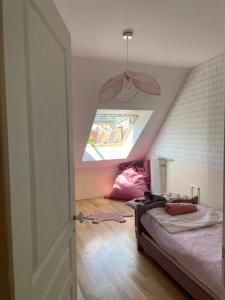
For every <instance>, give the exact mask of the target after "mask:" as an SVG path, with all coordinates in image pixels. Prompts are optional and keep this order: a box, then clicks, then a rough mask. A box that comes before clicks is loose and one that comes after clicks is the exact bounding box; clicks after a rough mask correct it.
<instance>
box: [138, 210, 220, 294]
mask: <svg viewBox="0 0 225 300" xmlns="http://www.w3.org/2000/svg"><path fill="white" fill-rule="evenodd" d="M141 223H142V225H143V226H144V228H145V229H146V231H147V232H148V233H149V234H150V235H151V237H152V238H153V239H154V240H155V242H156V243H157V244H158V245H159V246H160V247H161V248H162V249H163V250H164V251H165V252H166V253H167V254H168V255H169V256H171V257H172V258H173V259H175V260H176V261H177V262H178V263H179V264H180V265H181V266H182V267H183V268H185V269H186V270H187V271H189V272H190V273H191V274H192V275H193V276H194V277H196V278H198V280H199V281H201V282H202V283H203V284H204V285H205V286H207V287H208V288H209V289H210V290H212V291H213V292H214V293H215V294H216V295H218V296H220V295H221V293H222V285H221V273H222V232H223V225H222V224H221V223H220V224H216V225H212V226H209V227H204V228H200V229H195V230H190V231H185V232H179V233H173V234H172V233H168V232H167V231H166V230H165V229H164V228H163V227H162V226H161V225H160V224H159V223H157V222H156V221H155V220H154V219H153V218H152V217H151V216H150V215H149V214H148V213H145V214H144V215H143V216H142V217H141Z"/></svg>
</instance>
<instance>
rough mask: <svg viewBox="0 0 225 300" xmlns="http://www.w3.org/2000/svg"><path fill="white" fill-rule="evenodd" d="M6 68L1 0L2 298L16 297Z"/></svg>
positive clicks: (0, 5)
mask: <svg viewBox="0 0 225 300" xmlns="http://www.w3.org/2000/svg"><path fill="white" fill-rule="evenodd" d="M6 121H7V120H6V95H5V70H4V37H3V3H2V0H0V182H1V184H0V199H1V201H0V245H1V247H0V270H1V273H0V299H4V300H12V299H14V288H13V286H14V284H13V264H12V245H11V241H12V239H11V238H12V236H11V225H10V224H11V216H10V215H11V213H10V193H9V160H8V139H7V122H6Z"/></svg>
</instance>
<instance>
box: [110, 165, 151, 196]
mask: <svg viewBox="0 0 225 300" xmlns="http://www.w3.org/2000/svg"><path fill="white" fill-rule="evenodd" d="M149 188H150V161H149V160H148V161H145V163H144V166H143V167H141V166H140V165H139V164H137V163H136V162H132V163H125V164H121V165H120V171H119V174H118V176H117V177H116V180H115V183H114V185H113V190H112V192H111V193H110V194H109V195H107V196H105V198H108V199H118V200H126V201H128V200H132V199H135V198H140V197H144V192H145V191H147V190H149Z"/></svg>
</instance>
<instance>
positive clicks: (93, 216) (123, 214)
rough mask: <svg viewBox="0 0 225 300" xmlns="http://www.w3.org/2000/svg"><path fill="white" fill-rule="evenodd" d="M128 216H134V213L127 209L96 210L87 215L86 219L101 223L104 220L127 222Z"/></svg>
mask: <svg viewBox="0 0 225 300" xmlns="http://www.w3.org/2000/svg"><path fill="white" fill-rule="evenodd" d="M127 217H133V214H130V213H128V212H127V211H125V210H118V211H108V212H107V211H104V210H100V209H99V210H96V211H95V212H93V213H89V214H86V215H85V219H86V220H92V223H94V224H99V223H101V222H103V221H117V222H119V223H125V222H126V219H125V218H127Z"/></svg>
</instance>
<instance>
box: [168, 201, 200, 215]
mask: <svg viewBox="0 0 225 300" xmlns="http://www.w3.org/2000/svg"><path fill="white" fill-rule="evenodd" d="M165 210H166V212H167V213H168V214H169V215H171V216H176V215H181V214H188V213H192V212H196V211H197V207H196V206H195V205H194V204H192V203H166V204H165Z"/></svg>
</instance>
